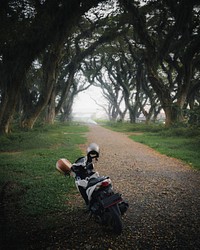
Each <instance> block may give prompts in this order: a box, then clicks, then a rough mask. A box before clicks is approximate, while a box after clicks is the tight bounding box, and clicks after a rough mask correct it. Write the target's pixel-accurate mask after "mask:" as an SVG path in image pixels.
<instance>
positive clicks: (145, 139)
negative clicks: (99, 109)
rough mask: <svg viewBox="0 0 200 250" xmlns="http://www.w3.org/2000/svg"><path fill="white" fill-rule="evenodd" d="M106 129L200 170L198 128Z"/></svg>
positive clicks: (134, 126) (139, 126)
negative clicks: (126, 136)
mask: <svg viewBox="0 0 200 250" xmlns="http://www.w3.org/2000/svg"><path fill="white" fill-rule="evenodd" d="M106 127H108V128H111V129H112V130H115V131H120V132H123V133H129V137H130V138H131V139H132V140H134V141H137V142H140V143H143V144H146V145H148V146H150V147H151V148H154V149H155V150H157V151H158V152H160V153H162V154H165V155H168V156H170V157H174V158H177V159H181V160H182V161H184V162H186V163H187V164H189V165H190V166H191V167H194V168H196V169H200V128H187V127H176V128H175V127H174V128H165V127H164V126H163V125H155V124H151V125H145V124H130V123H107V124H106Z"/></svg>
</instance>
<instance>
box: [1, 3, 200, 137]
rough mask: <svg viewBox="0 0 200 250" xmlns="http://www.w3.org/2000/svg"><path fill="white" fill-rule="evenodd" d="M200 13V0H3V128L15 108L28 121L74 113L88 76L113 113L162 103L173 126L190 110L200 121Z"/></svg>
mask: <svg viewBox="0 0 200 250" xmlns="http://www.w3.org/2000/svg"><path fill="white" fill-rule="evenodd" d="M199 17H200V4H199V1H197V0H192V1H187V0H179V1H175V2H174V1H139V0H137V1H136V0H135V1H133V0H132V1H130V0H119V1H117V0H110V1H103V0H101V1H100V0H95V1H94V0H84V1H81V0H71V1H69V0H59V1H57V0H51V1H50V0H20V1H19V0H2V1H1V3H0V34H1V35H0V132H1V133H8V132H9V131H10V130H11V125H12V122H13V118H15V120H16V117H17V120H18V122H19V124H20V126H21V127H24V128H32V127H33V126H34V123H35V121H36V120H37V119H38V118H39V117H41V116H42V117H43V119H45V121H46V122H51V123H52V122H53V121H54V119H55V116H56V114H58V112H61V113H62V114H64V113H65V119H67V118H66V116H67V115H70V112H71V107H72V104H73V97H74V96H75V95H76V94H77V93H78V91H81V89H84V88H85V87H86V88H87V87H88V86H89V85H90V84H96V85H98V86H100V87H101V88H102V90H103V93H104V95H105V96H106V97H107V99H108V102H109V107H108V113H109V114H110V117H111V118H113V119H123V117H124V115H125V113H126V111H127V110H128V112H129V116H130V120H131V121H132V122H135V121H136V118H137V117H138V116H139V114H140V113H143V114H144V115H145V117H146V119H147V121H148V120H149V119H155V118H156V115H157V114H158V113H159V111H160V110H161V109H163V110H164V112H165V116H166V125H168V126H170V125H172V124H174V123H176V122H182V121H184V120H185V117H186V115H187V117H188V119H189V120H190V121H191V122H193V123H195V122H198V119H199V118H198V117H199V116H198V113H200V112H199V111H198V110H199V109H200V108H199V97H200V95H199V92H200V91H199V90H200V83H199V75H200V71H199V65H200V63H199V60H200V22H199ZM80 72H83V73H82V74H84V76H85V79H87V81H86V85H85V87H84V86H83V85H82V84H81V83H79V87H80V88H79V87H78V81H77V76H78V75H79V74H80ZM105 76H107V77H105ZM87 82H88V83H87ZM121 102H123V103H124V104H125V108H124V110H121V108H120V103H121ZM64 110H65V112H64ZM194 111H195V112H194ZM188 112H189V113H188ZM188 114H189V115H188ZM62 117H63V116H62Z"/></svg>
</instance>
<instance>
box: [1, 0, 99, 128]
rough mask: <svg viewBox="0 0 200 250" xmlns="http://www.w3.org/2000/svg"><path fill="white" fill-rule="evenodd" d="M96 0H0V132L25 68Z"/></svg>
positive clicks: (9, 116)
mask: <svg viewBox="0 0 200 250" xmlns="http://www.w3.org/2000/svg"><path fill="white" fill-rule="evenodd" d="M98 2H101V1H100V0H95V1H94V0H85V1H80V0H70V1H69V0H60V1H57V0H51V1H41V2H40V1H34V0H29V1H25V0H24V1H21V0H20V1H19V0H16V1H11V0H10V1H5V0H3V1H1V3H0V32H1V43H0V79H1V82H0V90H1V96H0V97H1V103H0V132H1V133H8V132H9V130H10V123H11V121H12V117H13V114H14V112H15V108H16V105H17V103H18V101H19V94H20V91H21V90H22V89H23V83H24V79H25V76H26V72H28V70H29V68H30V66H31V64H32V62H33V61H34V59H36V58H37V56H39V54H40V53H41V52H43V51H44V50H45V49H46V48H47V47H48V46H49V45H51V44H54V43H55V42H56V41H57V39H58V40H60V37H62V36H66V37H67V36H68V35H69V34H71V33H72V29H73V27H74V25H75V24H76V23H77V22H78V20H79V19H80V17H81V16H82V15H83V14H84V13H85V12H86V11H88V10H89V9H90V8H91V7H94V6H96V4H98ZM8 31H9V32H8ZM19 34H20V35H19ZM61 40H62V39H61Z"/></svg>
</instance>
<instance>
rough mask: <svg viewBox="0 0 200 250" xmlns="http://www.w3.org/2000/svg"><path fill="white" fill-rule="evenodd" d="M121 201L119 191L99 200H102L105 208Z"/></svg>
mask: <svg viewBox="0 0 200 250" xmlns="http://www.w3.org/2000/svg"><path fill="white" fill-rule="evenodd" d="M121 201H122V198H121V195H120V194H119V193H116V194H113V195H111V196H109V197H106V198H105V199H103V200H102V201H101V202H102V205H103V207H104V208H107V207H110V206H112V205H114V204H116V203H118V202H121Z"/></svg>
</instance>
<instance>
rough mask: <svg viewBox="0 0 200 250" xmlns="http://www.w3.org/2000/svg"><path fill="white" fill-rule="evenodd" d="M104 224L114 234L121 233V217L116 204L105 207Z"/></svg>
mask: <svg viewBox="0 0 200 250" xmlns="http://www.w3.org/2000/svg"><path fill="white" fill-rule="evenodd" d="M106 226H107V228H108V229H111V230H112V231H113V232H114V233H115V234H118V235H119V234H121V233H122V219H121V214H120V211H119V207H118V205H114V206H111V207H109V208H107V212H106Z"/></svg>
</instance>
